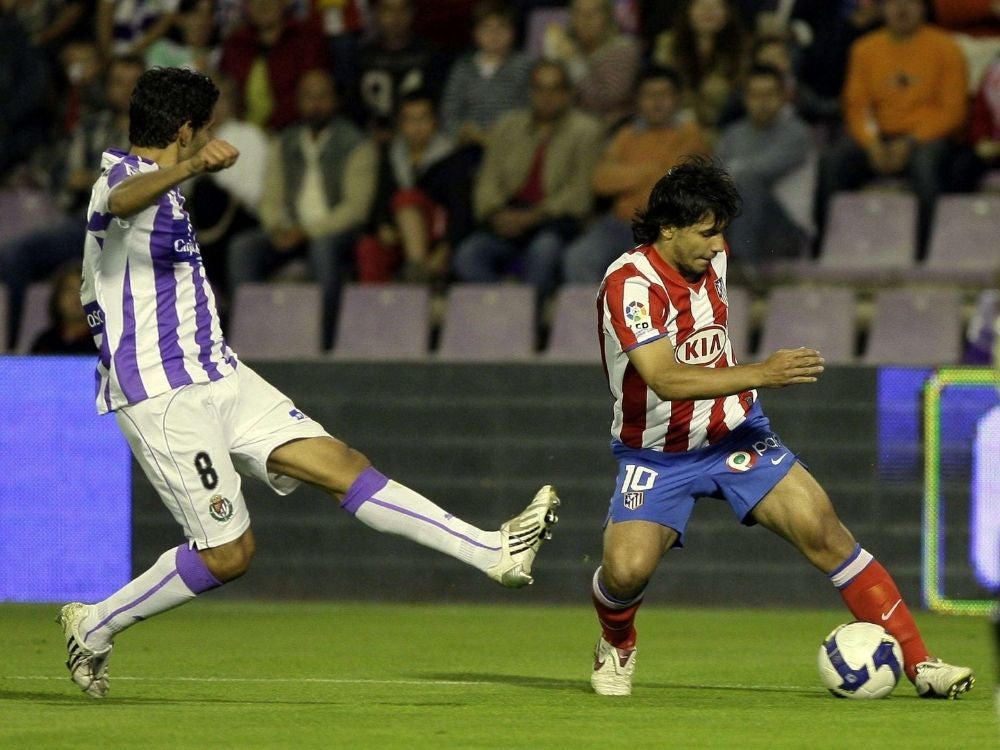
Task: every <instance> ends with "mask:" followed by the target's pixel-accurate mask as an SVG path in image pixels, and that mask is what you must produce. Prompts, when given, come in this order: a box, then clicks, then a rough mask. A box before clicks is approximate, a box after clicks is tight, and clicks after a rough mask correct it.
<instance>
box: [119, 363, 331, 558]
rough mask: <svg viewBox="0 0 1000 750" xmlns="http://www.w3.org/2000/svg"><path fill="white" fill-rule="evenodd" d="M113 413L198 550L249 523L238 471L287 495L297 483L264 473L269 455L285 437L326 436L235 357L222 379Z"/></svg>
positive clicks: (231, 535) (232, 535)
mask: <svg viewBox="0 0 1000 750" xmlns="http://www.w3.org/2000/svg"><path fill="white" fill-rule="evenodd" d="M115 416H116V418H117V419H118V426H119V427H120V428H121V431H122V432H123V433H124V435H125V438H126V439H127V440H128V442H129V445H130V446H132V453H133V454H134V455H135V457H136V459H137V460H138V462H139V465H140V466H142V469H143V471H144V472H145V473H146V476H147V477H148V478H149V481H150V482H152V484H153V487H155V488H156V491H157V492H158V493H159V495H160V498H161V499H162V500H163V503H164V504H165V505H166V506H167V508H168V509H169V510H170V512H171V513H172V514H173V516H174V518H175V519H177V522H178V523H179V524H180V525H181V526H182V527H183V528H184V534H185V535H186V536H187V538H188V539H189V540H190V541H192V542H193V543H194V545H195V547H196V548H197V549H206V548H209V547H218V546H219V545H220V544H225V543H226V542H230V541H232V540H233V539H236V538H237V537H238V536H240V535H241V534H242V533H243V532H244V531H246V530H247V529H248V528H249V526H250V515H249V513H248V512H247V507H246V501H245V500H244V498H243V493H242V491H241V490H240V487H241V485H242V478H241V477H240V472H242V473H245V474H247V475H249V476H252V477H256V478H257V479H260V480H262V481H264V482H266V483H267V484H268V485H269V486H270V487H271V489H273V490H274V491H275V492H277V493H278V494H280V495H287V494H288V493H289V492H291V491H292V490H294V489H295V488H296V487H298V486H299V482H298V480H295V479H292V478H291V477H287V476H281V475H278V474H270V473H269V472H268V470H267V459H268V456H270V455H271V452H272V451H273V450H274V449H275V448H277V447H279V446H281V445H284V444H285V443H287V442H289V441H291V440H296V439H299V438H310V437H329V434H328V433H327V431H326V430H324V429H323V427H322V425H320V424H319V423H318V422H315V421H313V420H312V419H310V418H309V417H307V416H306V415H305V414H303V413H302V412H300V411H299V410H298V409H296V408H295V404H293V403H292V401H291V400H290V399H289V398H288V397H287V396H285V395H284V394H283V393H281V391H279V390H278V389H277V388H275V387H274V386H272V385H271V384H270V383H268V382H267V381H266V380H264V379H263V378H262V377H260V375H258V374H257V373H255V372H254V371H253V370H251V369H250V368H249V367H247V366H246V365H245V364H243V363H242V362H241V363H240V364H239V366H238V367H237V368H236V370H235V371H234V372H233V373H232V374H230V375H227V376H226V377H224V378H222V380H216V381H214V382H210V383H196V384H194V385H187V386H183V387H181V388H177V389H175V390H172V391H168V392H167V393H162V394H160V395H159V396H154V397H153V398H149V399H146V400H145V401H140V402H139V403H137V404H132V405H131V406H124V407H122V408H120V409H118V410H117V411H116V412H115Z"/></svg>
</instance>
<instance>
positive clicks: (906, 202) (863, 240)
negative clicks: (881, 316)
mask: <svg viewBox="0 0 1000 750" xmlns="http://www.w3.org/2000/svg"><path fill="white" fill-rule="evenodd" d="M916 222H917V199H916V197H915V196H914V195H912V194H911V193H880V192H857V193H837V194H836V195H834V196H833V199H832V200H831V202H830V211H829V218H828V220H827V226H826V231H825V233H824V235H823V245H822V248H821V251H820V256H819V262H818V264H817V266H816V268H815V269H814V271H813V274H814V277H816V278H826V279H843V280H869V279H871V277H872V276H873V275H875V276H878V277H879V278H885V277H887V276H889V277H895V276H902V275H903V274H904V273H906V272H907V271H909V270H910V269H912V268H913V266H914V265H915V263H916V232H917V229H916Z"/></svg>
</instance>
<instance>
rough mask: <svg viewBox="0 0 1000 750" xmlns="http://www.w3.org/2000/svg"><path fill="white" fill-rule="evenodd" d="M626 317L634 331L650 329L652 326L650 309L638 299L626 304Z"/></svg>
mask: <svg viewBox="0 0 1000 750" xmlns="http://www.w3.org/2000/svg"><path fill="white" fill-rule="evenodd" d="M625 318H626V319H627V320H628V325H629V328H631V329H632V330H633V331H648V330H649V328H650V322H649V310H647V309H646V306H645V305H644V304H642V303H641V302H639V301H638V300H632V301H631V302H629V303H628V304H627V305H625Z"/></svg>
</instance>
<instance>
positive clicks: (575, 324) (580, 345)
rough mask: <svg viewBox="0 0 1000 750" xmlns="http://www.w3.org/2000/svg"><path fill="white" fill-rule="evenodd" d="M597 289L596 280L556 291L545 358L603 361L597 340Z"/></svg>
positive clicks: (564, 360)
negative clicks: (594, 282)
mask: <svg viewBox="0 0 1000 750" xmlns="http://www.w3.org/2000/svg"><path fill="white" fill-rule="evenodd" d="M597 289H598V288H597V287H596V286H594V285H593V284H566V285H565V286H562V287H560V288H559V289H558V290H557V291H556V293H555V297H554V299H553V309H552V328H551V329H550V332H549V343H548V347H547V348H546V350H545V358H546V359H550V360H553V361H558V362H600V361H601V351H600V346H599V345H598V341H597Z"/></svg>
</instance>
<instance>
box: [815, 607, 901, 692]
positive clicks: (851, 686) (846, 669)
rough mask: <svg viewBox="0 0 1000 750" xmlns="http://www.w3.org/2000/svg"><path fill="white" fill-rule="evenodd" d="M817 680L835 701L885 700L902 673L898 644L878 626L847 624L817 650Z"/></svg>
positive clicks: (863, 623)
mask: <svg viewBox="0 0 1000 750" xmlns="http://www.w3.org/2000/svg"><path fill="white" fill-rule="evenodd" d="M818 661H819V677H820V679H821V680H822V681H823V685H825V686H826V688H827V689H828V690H829V691H830V692H831V693H833V694H834V695H835V696H836V697H838V698H859V699H872V698H884V697H885V696H887V695H888V694H889V693H891V692H892V690H893V688H895V687H896V683H898V682H899V675H900V674H901V673H902V671H903V652H902V649H900V648H899V641H897V640H896V639H895V638H893V637H892V636H891V635H889V634H888V633H887V632H885V629H884V628H882V627H880V626H879V625H875V624H874V623H870V622H849V623H847V624H845V625H838V626H837V627H836V628H834V629H833V632H832V633H830V635H828V636H827V637H826V638H825V639H824V640H823V645H821V646H820V647H819V659H818Z"/></svg>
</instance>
